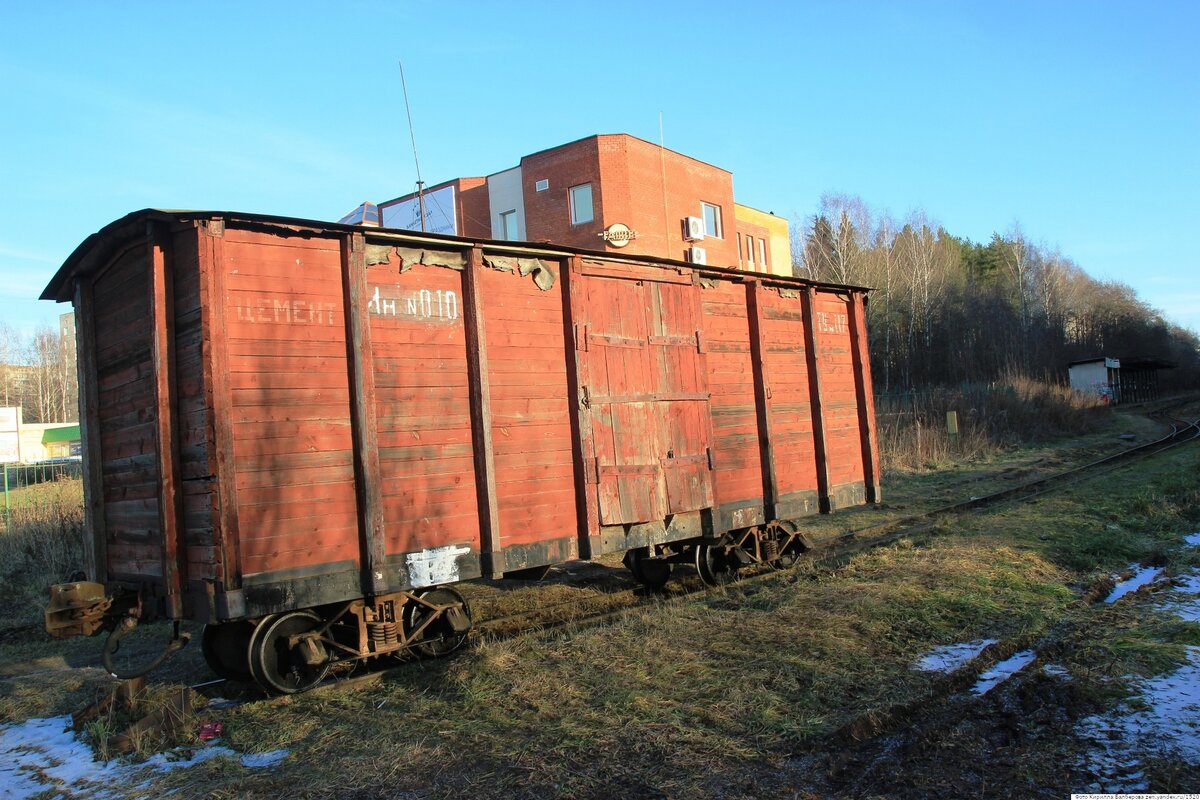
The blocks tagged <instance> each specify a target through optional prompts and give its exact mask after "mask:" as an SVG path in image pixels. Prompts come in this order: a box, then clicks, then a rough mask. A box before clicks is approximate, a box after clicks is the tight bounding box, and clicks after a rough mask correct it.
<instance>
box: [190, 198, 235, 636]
mask: <svg viewBox="0 0 1200 800" xmlns="http://www.w3.org/2000/svg"><path fill="white" fill-rule="evenodd" d="M199 236H200V242H199V248H198V250H199V255H200V280H201V292H202V296H203V297H205V298H207V302H204V303H202V306H201V308H202V309H203V310H202V313H201V317H200V335H201V348H202V349H204V348H206V349H207V350H208V352H209V356H208V357H207V358H202V359H201V363H202V365H203V367H202V368H203V370H204V405H205V408H206V409H207V413H208V423H207V431H206V438H207V442H206V445H207V450H208V469H209V474H211V475H212V476H213V481H214V487H213V494H212V504H213V511H214V514H213V528H214V540H215V541H214V545H215V546H216V549H217V552H218V553H219V557H220V559H221V567H220V570H219V574H220V575H221V576H222V579H221V585H220V586H218V587H217V589H218V591H219V592H220V593H221V597H222V600H221V605H222V606H223V607H221V608H218V609H217V612H218V616H219V618H222V619H224V618H228V617H238V616H241V615H242V614H244V613H245V608H244V604H243V603H242V602H241V598H240V595H239V594H238V592H240V590H241V586H242V567H241V564H242V561H241V555H240V538H241V537H240V532H239V524H240V523H239V519H238V492H237V472H236V469H235V467H234V462H233V413H234V412H233V392H232V390H231V389H230V385H229V339H228V337H227V335H226V332H225V331H226V329H225V310H226V305H227V303H228V298H227V297H226V296H225V249H224V237H225V221H224V220H223V219H213V220H208V221H206V222H202V223H200V228H199Z"/></svg>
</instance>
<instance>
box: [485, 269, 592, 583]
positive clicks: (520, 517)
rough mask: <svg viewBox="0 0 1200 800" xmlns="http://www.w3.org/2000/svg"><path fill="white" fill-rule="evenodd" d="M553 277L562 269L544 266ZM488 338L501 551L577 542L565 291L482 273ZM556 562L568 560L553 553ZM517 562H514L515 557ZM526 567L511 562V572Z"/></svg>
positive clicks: (491, 272)
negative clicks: (510, 548)
mask: <svg viewBox="0 0 1200 800" xmlns="http://www.w3.org/2000/svg"><path fill="white" fill-rule="evenodd" d="M543 263H545V264H546V266H547V268H549V269H550V270H551V271H552V272H553V273H554V274H555V275H556V276H559V275H561V271H562V266H561V265H560V264H558V263H554V262H543ZM480 283H481V287H482V292H481V294H482V298H483V312H484V318H485V322H486V330H487V361H488V378H489V379H488V383H489V386H490V391H491V414H492V447H493V452H494V456H495V466H496V492H497V500H498V505H499V511H500V519H499V522H500V532H501V541H500V544H501V546H502V547H512V546H513V545H529V544H535V543H540V542H547V541H554V540H561V539H567V540H574V537H575V533H576V528H577V523H576V497H575V473H574V464H573V457H572V433H571V421H570V407H569V403H568V399H567V398H568V396H569V394H570V391H569V379H568V376H567V354H566V348H567V342H566V335H565V329H564V325H563V307H564V303H565V302H569V301H568V300H564V289H563V287H564V283H563V281H561V280H558V279H557V278H556V280H555V282H554V285H553V286H552V287H550V288H549V289H548V290H542V289H540V288H538V286H537V285H536V284H535V283H534V281H533V278H532V277H530V276H524V277H523V276H521V275H519V274H517V273H516V272H508V271H505V270H499V269H484V270H483V271H482V272H481V273H480ZM555 554H557V555H558V556H560V557H571V555H572V554H568V553H564V552H562V551H555V552H554V553H552V554H551V555H555ZM514 558H516V556H514ZM524 566H528V564H527V563H521V562H520V561H516V562H515V563H512V564H508V567H509V568H510V569H516V568H521V567H524Z"/></svg>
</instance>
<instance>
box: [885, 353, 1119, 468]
mask: <svg viewBox="0 0 1200 800" xmlns="http://www.w3.org/2000/svg"><path fill="white" fill-rule="evenodd" d="M950 411H954V412H957V414H958V426H959V434H958V438H957V441H953V440H952V439H951V437H950V435H949V434H948V433H947V422H946V414H947V412H950ZM876 415H877V424H878V427H879V448H880V457H881V460H882V463H883V466H884V468H885V469H899V470H919V469H930V468H937V467H941V466H946V465H948V464H949V463H951V462H952V461H955V460H964V459H972V458H978V457H980V456H984V455H987V454H989V453H993V452H995V451H997V450H1001V449H1005V448H1011V447H1013V446H1016V445H1020V444H1029V443H1033V442H1043V441H1047V440H1050V439H1053V438H1056V437H1063V436H1074V435H1079V434H1082V433H1089V432H1092V431H1096V430H1099V429H1100V428H1102V427H1103V426H1105V425H1107V424H1110V423H1111V420H1112V409H1111V408H1109V407H1108V406H1104V405H1101V404H1100V403H1099V402H1097V401H1094V400H1091V399H1089V398H1085V397H1083V396H1081V395H1078V394H1076V393H1074V392H1072V391H1071V390H1070V389H1068V388H1067V387H1065V386H1059V385H1056V384H1049V383H1045V382H1041V381H1035V380H1032V379H1030V378H1025V377H1021V376H1010V377H1008V378H1006V379H1005V380H1003V381H1000V382H997V383H993V384H981V385H972V386H965V387H962V388H959V389H937V390H934V391H930V392H924V393H920V394H915V395H904V396H902V397H893V398H888V397H884V398H881V399H880V400H879V402H878V404H877V406H876Z"/></svg>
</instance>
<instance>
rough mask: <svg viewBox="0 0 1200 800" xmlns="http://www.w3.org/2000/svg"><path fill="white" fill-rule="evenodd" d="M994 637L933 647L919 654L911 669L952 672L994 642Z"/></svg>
mask: <svg viewBox="0 0 1200 800" xmlns="http://www.w3.org/2000/svg"><path fill="white" fill-rule="evenodd" d="M995 643H996V640H995V639H979V640H978V641H974V642H963V643H961V644H946V645H942V646H941V647H935V648H933V649H932V650H930V651H929V653H927V654H926V655H923V656H921V657H920V658H919V659H917V660H916V662H915V663H914V664H913V665H912V668H913V669H916V670H920V671H922V672H945V673H947V674H949V673H951V672H954V671H955V670H956V669H958V668H959V667H961V666H964V665H965V664H968V663H970V662H971V661H972V660H974V659H975V658H977V657H978V656H979V654H980V653H982V652H983V650H984V648H985V647H987V646H988V645H992V644H995Z"/></svg>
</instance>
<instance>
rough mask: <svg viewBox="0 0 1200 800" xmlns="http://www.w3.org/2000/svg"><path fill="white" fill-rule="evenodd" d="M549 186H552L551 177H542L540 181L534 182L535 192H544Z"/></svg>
mask: <svg viewBox="0 0 1200 800" xmlns="http://www.w3.org/2000/svg"><path fill="white" fill-rule="evenodd" d="M549 188H550V179H549V178H542V179H541V180H540V181H536V182H535V183H534V184H533V190H534V191H535V192H544V191H546V190H547V189H549Z"/></svg>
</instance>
